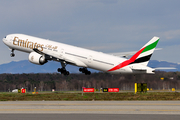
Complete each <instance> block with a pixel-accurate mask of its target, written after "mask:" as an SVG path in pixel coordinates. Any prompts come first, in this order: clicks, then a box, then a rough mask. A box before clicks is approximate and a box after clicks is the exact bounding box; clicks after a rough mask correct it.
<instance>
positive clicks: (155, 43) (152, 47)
mask: <svg viewBox="0 0 180 120" xmlns="http://www.w3.org/2000/svg"><path fill="white" fill-rule="evenodd" d="M158 42H159V39H158V40H157V41H156V42H154V43H152V44H150V45H148V46H146V48H145V49H144V50H143V51H142V53H144V52H146V51H149V50H152V49H154V48H155V47H156V45H157V43H158Z"/></svg>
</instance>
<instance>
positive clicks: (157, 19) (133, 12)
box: [0, 0, 180, 64]
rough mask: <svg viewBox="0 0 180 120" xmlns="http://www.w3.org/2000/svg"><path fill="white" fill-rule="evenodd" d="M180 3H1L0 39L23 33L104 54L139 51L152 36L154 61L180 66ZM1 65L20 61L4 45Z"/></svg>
mask: <svg viewBox="0 0 180 120" xmlns="http://www.w3.org/2000/svg"><path fill="white" fill-rule="evenodd" d="M179 5H180V1H179V0H171V1H170V0H136V1H132V0H31V1H25V0H8V1H7V0H1V1H0V16H1V20H0V38H3V37H5V36H6V35H7V34H11V33H23V34H28V35H32V36H36V37H41V38H45V39H50V40H54V41H58V42H62V43H66V44H71V45H75V46H79V47H84V48H88V49H92V50H97V51H101V52H105V53H114V52H128V51H136V50H139V49H140V48H141V47H142V46H143V45H144V44H145V43H147V42H148V41H149V40H150V39H151V38H152V37H153V36H158V37H160V41H159V43H158V46H157V47H159V48H163V50H161V51H155V52H154V54H153V56H152V59H153V60H163V61H168V62H177V63H180V53H179V51H180V7H179ZM0 49H1V50H0V51H1V52H0V54H1V56H3V57H1V59H0V64H3V63H8V62H10V61H18V60H25V59H28V54H27V53H22V52H18V51H15V53H16V56H15V58H11V57H10V51H9V50H8V48H7V47H6V46H5V45H4V44H3V42H2V41H1V44H0Z"/></svg>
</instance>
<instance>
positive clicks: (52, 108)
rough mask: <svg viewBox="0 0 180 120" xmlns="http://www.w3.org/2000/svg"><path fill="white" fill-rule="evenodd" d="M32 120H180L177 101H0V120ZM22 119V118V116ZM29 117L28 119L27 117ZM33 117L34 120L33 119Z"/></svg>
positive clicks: (179, 107) (179, 102)
mask: <svg viewBox="0 0 180 120" xmlns="http://www.w3.org/2000/svg"><path fill="white" fill-rule="evenodd" d="M15 116H16V117H19V119H20V118H21V117H22V118H24V117H26V118H27V119H26V120H28V118H30V119H32V117H35V116H36V117H35V118H40V117H43V120H46V119H47V118H49V119H50V118H51V119H56V118H57V119H58V118H59V117H61V118H67V117H69V119H74V120H76V119H78V120H79V119H83V118H86V120H88V118H91V119H92V118H93V119H96V118H99V119H100V118H103V120H106V119H107V120H108V119H110V118H109V117H111V118H112V117H114V118H113V119H116V118H117V119H118V118H119V117H121V118H126V119H128V118H129V119H132V118H133V119H134V120H136V118H137V119H139V117H140V118H144V119H147V116H148V119H153V118H154V117H156V118H159V119H161V117H162V119H167V118H169V119H172V118H173V119H176V118H177V119H179V118H180V101H7V102H0V118H6V117H8V118H9V119H8V118H7V119H5V120H10V119H11V117H12V118H13V117H15ZM23 116H24V117H23ZM28 116H29V117H28ZM35 118H33V120H34V119H35Z"/></svg>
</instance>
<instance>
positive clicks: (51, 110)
mask: <svg viewBox="0 0 180 120" xmlns="http://www.w3.org/2000/svg"><path fill="white" fill-rule="evenodd" d="M43 111H44V112H45V111H46V112H47V111H49V112H55V111H62V112H89V111H94V112H96V111H98V112H99V111H109V112H110V111H112V112H118V111H136V112H138V111H151V112H180V110H161V109H0V112H43Z"/></svg>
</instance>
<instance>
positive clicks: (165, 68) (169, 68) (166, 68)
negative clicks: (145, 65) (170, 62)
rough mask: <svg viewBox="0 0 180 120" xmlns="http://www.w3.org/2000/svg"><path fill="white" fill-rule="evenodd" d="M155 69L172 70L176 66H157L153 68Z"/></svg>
mask: <svg viewBox="0 0 180 120" xmlns="http://www.w3.org/2000/svg"><path fill="white" fill-rule="evenodd" d="M154 69H155V70H174V69H177V68H174V67H158V68H154Z"/></svg>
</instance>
